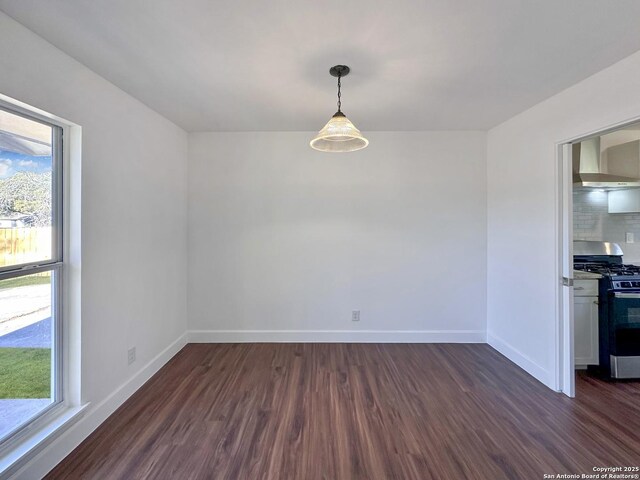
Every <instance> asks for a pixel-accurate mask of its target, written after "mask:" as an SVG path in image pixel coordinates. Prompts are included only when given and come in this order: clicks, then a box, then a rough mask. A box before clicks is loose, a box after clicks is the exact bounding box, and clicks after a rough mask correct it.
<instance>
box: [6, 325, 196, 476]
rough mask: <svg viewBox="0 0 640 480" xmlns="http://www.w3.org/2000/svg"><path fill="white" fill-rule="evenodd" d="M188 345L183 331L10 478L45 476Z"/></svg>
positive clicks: (91, 406)
mask: <svg viewBox="0 0 640 480" xmlns="http://www.w3.org/2000/svg"><path fill="white" fill-rule="evenodd" d="M186 344H187V334H186V333H184V334H182V335H181V336H180V337H179V338H178V339H176V340H175V341H174V342H173V343H171V344H170V345H169V346H168V347H167V348H165V349H164V350H163V351H162V352H160V353H159V354H158V355H156V356H155V357H154V358H153V359H152V360H151V361H150V362H149V363H147V364H146V365H145V366H144V367H142V368H141V369H140V370H139V371H138V372H137V373H136V374H135V375H134V376H133V377H131V378H130V379H129V380H127V381H126V382H125V383H123V384H122V385H121V386H120V387H118V388H117V389H116V390H115V391H114V392H113V393H112V394H111V395H109V396H108V397H107V398H105V399H104V400H103V401H102V402H100V403H98V404H96V405H90V406H89V408H88V409H87V411H86V412H85V413H84V415H83V417H82V418H81V419H80V420H78V421H77V423H75V424H74V425H73V426H72V427H70V428H69V429H67V430H66V431H64V432H63V433H62V434H61V435H60V436H59V437H57V438H56V439H55V440H53V441H52V442H51V443H50V444H48V445H47V446H45V447H44V448H43V449H42V450H41V451H39V452H38V453H37V454H35V456H34V457H32V458H31V459H29V460H27V461H26V462H22V463H24V465H23V466H18V465H16V466H17V468H19V470H17V471H16V470H15V469H14V470H13V471H14V472H15V474H14V476H12V477H11V478H12V479H14V480H32V479H34V478H42V477H43V476H44V475H46V474H47V473H48V472H49V471H50V470H51V469H52V468H53V467H55V466H56V465H57V464H58V463H59V462H60V461H61V460H62V459H63V458H65V457H66V456H67V455H69V453H71V452H72V451H73V449H74V448H76V447H77V446H78V445H79V444H80V443H81V442H82V441H83V440H84V439H85V438H87V437H88V436H89V434H90V433H91V432H93V431H94V430H95V429H96V428H97V427H98V426H99V425H100V424H101V423H102V422H104V421H105V420H106V419H107V417H109V415H111V414H112V413H113V412H115V411H116V409H117V408H118V407H120V405H122V404H123V403H124V402H125V400H127V399H128V398H129V397H130V396H131V395H133V394H134V393H135V392H136V390H138V389H139V388H140V387H141V386H142V385H144V384H145V382H146V381H147V380H149V379H150V378H151V377H152V376H153V375H154V374H155V373H156V372H157V371H158V370H160V368H162V367H163V366H164V365H165V364H166V363H167V362H168V361H169V360H171V358H172V357H173V356H174V355H175V354H176V353H178V352H179V351H180V350H181V349H182V347H184V346H185V345H186Z"/></svg>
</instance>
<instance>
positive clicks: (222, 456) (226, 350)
mask: <svg viewBox="0 0 640 480" xmlns="http://www.w3.org/2000/svg"><path fill="white" fill-rule="evenodd" d="M638 465H640V383H638V382H622V383H606V382H603V381H600V380H596V379H593V378H589V377H587V376H586V375H584V374H581V375H579V377H578V380H577V398H576V399H575V400H572V399H569V398H567V397H566V396H564V395H562V394H558V393H555V392H552V391H551V390H549V389H548V388H546V387H545V386H543V385H542V384H540V383H538V382H537V381H536V380H534V379H533V378H532V377H530V376H529V375H528V374H526V373H525V372H524V371H522V370H520V369H519V368H518V367H516V366H515V365H513V364H512V363H510V362H509V361H508V360H506V359H505V358H504V357H502V356H501V355H500V354H498V353H497V352H496V351H494V350H493V349H492V348H491V347H489V346H488V345H478V344H475V345H473V344H411V345H407V344H221V345H215V344H190V345H187V346H186V347H185V348H184V349H183V350H182V351H181V352H180V353H179V354H178V355H176V356H175V357H174V358H173V359H172V360H171V361H170V362H169V363H168V364H167V365H166V366H165V367H164V368H162V369H161V370H160V371H159V372H158V373H157V374H156V375H155V376H154V377H153V378H152V379H151V380H150V381H149V382H147V383H146V384H145V385H144V386H143V387H142V388H141V389H140V390H139V391H138V392H136V394H135V395H133V396H132V397H131V398H130V399H129V400H128V401H127V402H126V403H125V404H124V405H123V406H122V407H121V408H120V409H118V410H117V411H116V412H115V413H114V414H113V415H112V416H111V417H110V418H109V419H108V420H107V421H106V422H105V423H104V424H103V425H101V426H100V427H99V428H98V429H97V430H96V431H95V432H94V433H93V434H92V435H91V436H90V437H89V438H87V439H86V440H85V441H84V442H83V443H82V444H81V445H80V446H79V447H78V448H77V449H75V450H74V451H73V452H72V453H71V454H70V455H69V456H68V457H67V458H66V459H65V460H64V461H62V462H61V463H60V464H59V465H58V466H57V467H56V468H55V469H54V470H53V471H52V472H50V474H49V475H48V476H47V478H49V479H65V480H69V479H79V478H82V479H91V480H97V479H127V480H129V479H179V480H187V479H243V480H244V479H247V480H253V479H274V480H275V479H278V480H282V479H296V480H297V479H303V480H307V479H309V480H315V479H317V480H336V479H345V480H346V479H348V480H351V479H367V480H373V479H403V480H405V479H425V480H428V479H434V480H436V479H437V480H448V479H479V480H498V479H508V480H514V479H542V478H543V475H544V474H545V473H546V474H558V473H570V474H582V473H586V474H588V473H593V467H613V466H638Z"/></svg>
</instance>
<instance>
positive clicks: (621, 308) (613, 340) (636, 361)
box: [608, 291, 640, 378]
mask: <svg viewBox="0 0 640 480" xmlns="http://www.w3.org/2000/svg"><path fill="white" fill-rule="evenodd" d="M609 305H610V310H609V328H608V330H609V332H608V334H609V338H608V343H609V354H610V362H611V376H612V377H614V378H640V291H638V292H615V293H614V294H613V298H612V299H611V302H610V304H609Z"/></svg>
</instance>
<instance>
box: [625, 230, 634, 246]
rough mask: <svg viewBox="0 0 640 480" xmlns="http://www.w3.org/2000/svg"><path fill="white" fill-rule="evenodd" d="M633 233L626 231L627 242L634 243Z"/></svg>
mask: <svg viewBox="0 0 640 480" xmlns="http://www.w3.org/2000/svg"><path fill="white" fill-rule="evenodd" d="M634 237H635V235H634V234H633V232H627V235H626V241H627V243H634V242H635V238H634Z"/></svg>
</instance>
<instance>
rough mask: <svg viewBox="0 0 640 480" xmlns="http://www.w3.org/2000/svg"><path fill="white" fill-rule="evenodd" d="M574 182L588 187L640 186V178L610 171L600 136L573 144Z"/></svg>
mask: <svg viewBox="0 0 640 480" xmlns="http://www.w3.org/2000/svg"><path fill="white" fill-rule="evenodd" d="M572 156H573V183H574V185H579V186H582V187H586V188H605V189H612V188H628V187H640V178H635V177H627V176H623V175H615V174H613V173H609V170H611V168H608V167H609V166H608V165H603V162H602V156H601V155H600V138H599V137H597V138H590V139H589V140H585V141H583V142H580V143H574V144H573V151H572Z"/></svg>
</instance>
